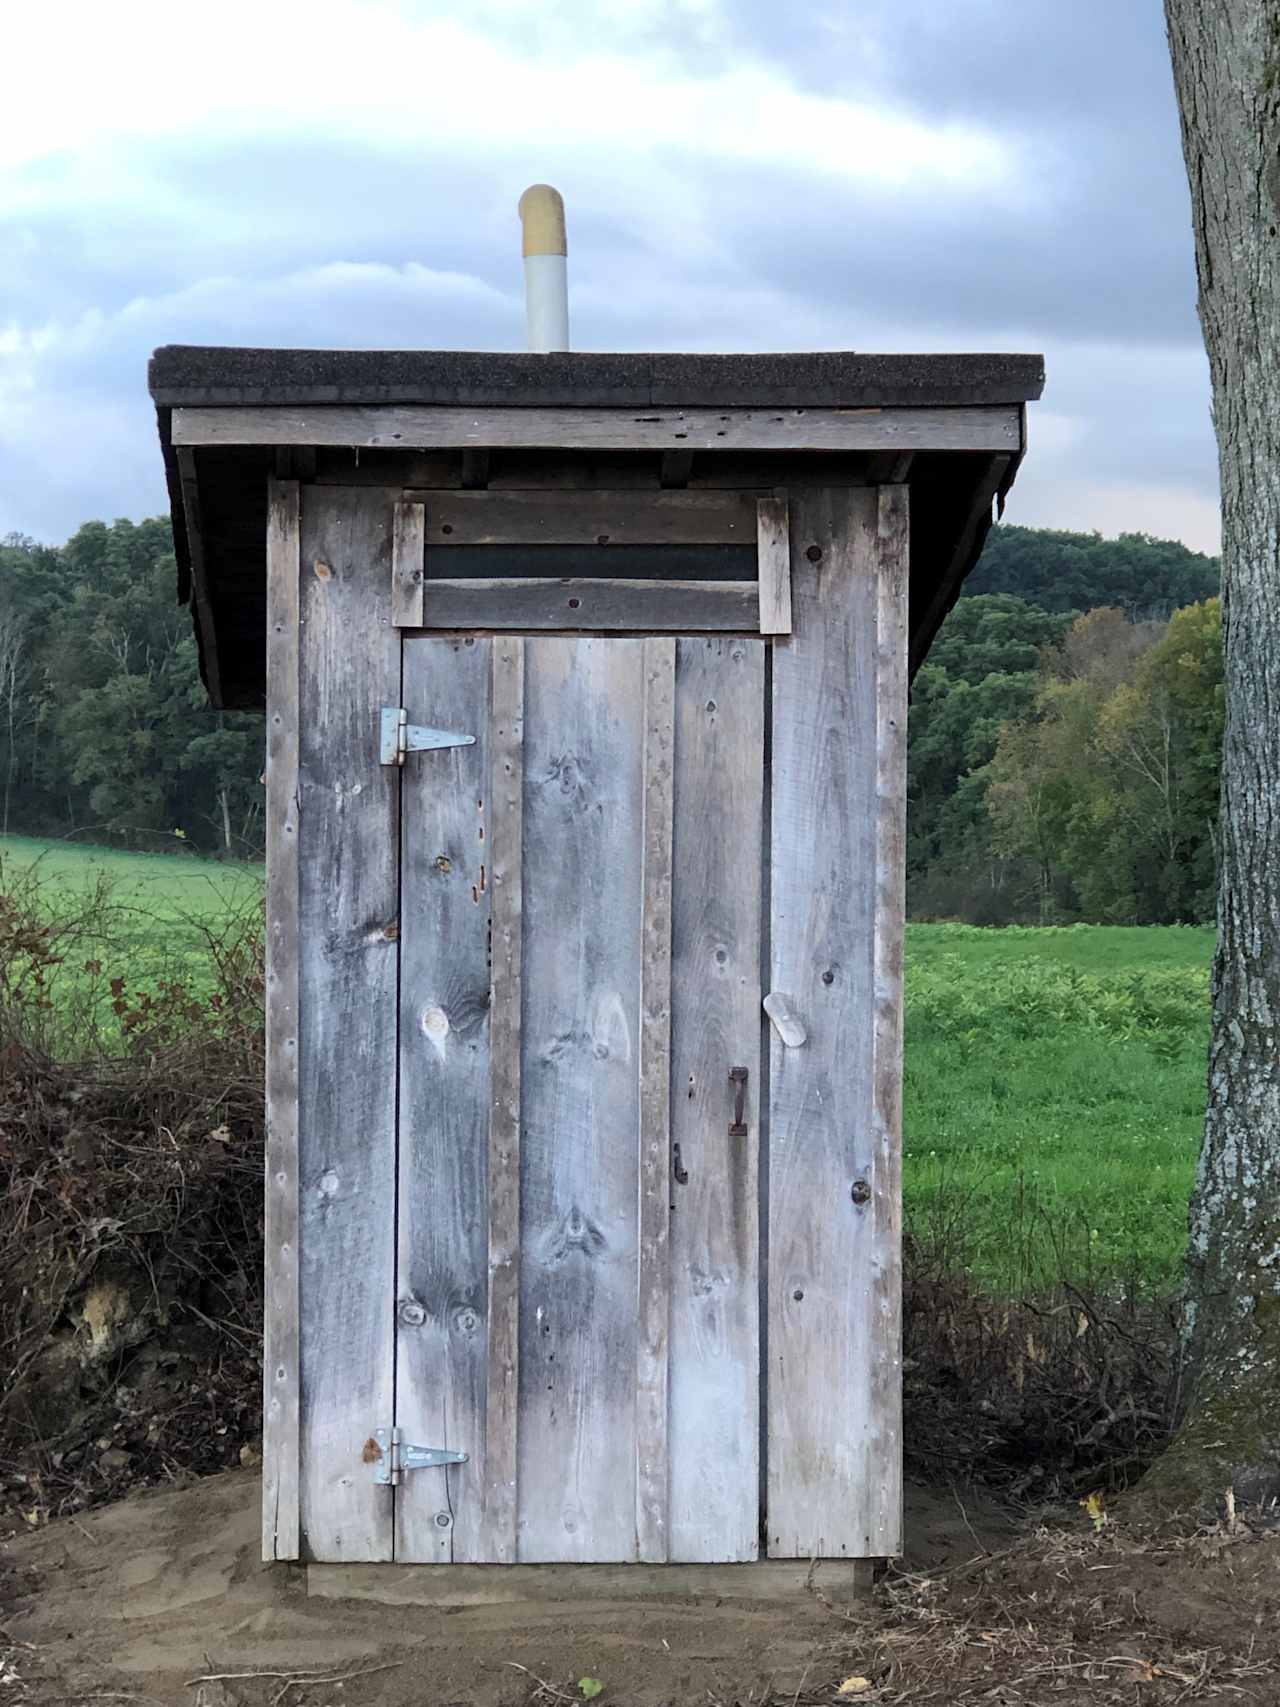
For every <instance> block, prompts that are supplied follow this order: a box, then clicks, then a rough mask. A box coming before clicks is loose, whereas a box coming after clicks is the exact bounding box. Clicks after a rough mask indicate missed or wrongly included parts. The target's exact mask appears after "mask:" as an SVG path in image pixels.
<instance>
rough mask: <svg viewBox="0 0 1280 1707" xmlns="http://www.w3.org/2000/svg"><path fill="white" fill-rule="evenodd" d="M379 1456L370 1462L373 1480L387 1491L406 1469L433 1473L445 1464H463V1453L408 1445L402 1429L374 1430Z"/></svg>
mask: <svg viewBox="0 0 1280 1707" xmlns="http://www.w3.org/2000/svg"><path fill="white" fill-rule="evenodd" d="M373 1438H374V1440H375V1441H376V1442H377V1444H378V1448H379V1450H378V1455H377V1457H376V1458H375V1459H374V1460H373V1479H374V1481H375V1482H381V1483H383V1484H384V1485H385V1486H387V1487H389V1488H394V1487H397V1486H398V1485H399V1482H400V1478H401V1476H402V1475H403V1474H404V1472H405V1471H406V1470H436V1469H439V1468H440V1467H441V1466H442V1465H444V1464H465V1463H466V1462H467V1454H466V1453H465V1452H447V1451H446V1450H445V1449H444V1448H443V1447H440V1446H411V1445H410V1444H409V1442H408V1441H407V1440H406V1439H405V1438H404V1430H403V1429H402V1428H375V1429H374V1431H373Z"/></svg>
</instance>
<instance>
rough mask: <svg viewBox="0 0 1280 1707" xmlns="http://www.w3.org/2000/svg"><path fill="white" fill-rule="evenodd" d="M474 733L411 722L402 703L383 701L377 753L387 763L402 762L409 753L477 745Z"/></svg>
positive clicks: (400, 763) (399, 763)
mask: <svg viewBox="0 0 1280 1707" xmlns="http://www.w3.org/2000/svg"><path fill="white" fill-rule="evenodd" d="M475 744H476V738H475V736H474V735H455V734H454V733H453V732H452V731H451V730H449V729H426V728H423V727H422V726H421V725H419V724H416V723H410V721H409V714H408V712H407V711H406V710H405V709H404V707H403V706H401V705H384V706H383V708H382V716H381V719H380V721H379V725H378V757H379V758H380V759H381V761H382V763H383V764H384V765H402V764H403V763H404V758H405V754H406V753H430V752H434V751H435V750H436V749H438V748H440V747H474V746H475Z"/></svg>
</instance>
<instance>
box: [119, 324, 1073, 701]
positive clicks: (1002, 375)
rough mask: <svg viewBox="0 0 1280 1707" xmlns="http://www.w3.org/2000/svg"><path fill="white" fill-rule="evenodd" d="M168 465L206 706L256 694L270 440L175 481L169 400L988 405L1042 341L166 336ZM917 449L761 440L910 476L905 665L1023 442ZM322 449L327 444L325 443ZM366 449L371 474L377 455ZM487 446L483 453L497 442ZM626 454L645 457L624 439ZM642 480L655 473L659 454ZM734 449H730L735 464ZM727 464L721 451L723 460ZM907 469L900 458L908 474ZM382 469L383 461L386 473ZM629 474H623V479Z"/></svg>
mask: <svg viewBox="0 0 1280 1707" xmlns="http://www.w3.org/2000/svg"><path fill="white" fill-rule="evenodd" d="M149 383H150V389H151V395H152V398H153V400H154V402H155V405H156V410H157V416H158V423H159V429H160V439H161V445H162V448H163V451H164V456H165V463H166V469H167V473H168V478H169V491H170V500H171V505H172V510H173V522H174V539H175V548H176V551H177V556H178V569H179V595H180V597H182V598H183V599H188V598H192V594H193V593H194V595H195V596H194V598H193V599H192V602H193V605H194V607H195V618H196V632H197V639H198V641H199V644H200V651H201V668H202V672H203V674H204V679H205V682H206V685H207V686H208V687H209V688H210V692H211V697H213V699H214V702H215V704H219V705H223V706H227V707H247V708H260V707H261V706H262V705H263V704H264V702H265V667H266V665H265V656H266V651H265V637H266V589H265V548H266V477H267V475H268V474H270V473H272V472H275V470H276V468H277V466H278V463H277V455H278V452H277V450H276V449H274V448H272V447H271V446H269V445H262V444H235V445H217V446H202V447H199V448H196V449H194V450H187V451H185V452H184V453H183V454H184V471H185V475H186V488H185V491H184V482H183V478H182V473H181V472H180V470H179V459H178V455H177V453H176V450H175V447H174V445H173V442H172V435H171V416H172V412H173V410H175V409H183V410H185V409H223V408H226V409H231V408H236V409H240V410H243V409H246V408H248V409H255V408H259V407H261V408H264V409H267V408H272V407H279V406H286V407H287V406H291V405H292V406H303V407H306V408H309V409H320V410H323V409H324V408H325V407H326V406H332V405H357V406H373V407H377V406H385V405H397V404H399V405H405V406H420V405H422V406H431V405H436V406H441V407H448V406H461V407H464V408H474V409H478V410H483V409H485V408H496V407H503V408H506V409H510V408H512V407H516V408H530V409H535V408H542V409H547V408H551V409H555V408H562V407H563V408H572V407H578V408H593V409H594V408H617V409H634V408H637V407H639V408H686V407H688V408H695V407H698V406H704V407H711V408H746V409H750V408H764V409H769V408H786V409H806V408H807V409H815V410H816V409H821V408H828V409H836V410H877V409H907V410H911V409H926V408H934V409H936V408H942V409H950V408H964V407H968V408H974V407H977V408H987V407H993V406H1009V405H1016V406H1018V407H1019V408H1021V406H1022V405H1024V404H1025V403H1027V402H1030V401H1032V400H1034V399H1036V398H1038V397H1039V396H1040V394H1041V391H1042V390H1043V386H1044V362H1043V358H1042V357H1041V356H1038V355H968V354H966V355H860V354H856V353H845V352H816V353H802V354H794V355H786V354H775V355H677V354H598V353H594V352H585V351H573V352H568V353H563V354H554V355H530V354H524V353H520V354H506V353H500V354H490V353H487V352H478V351H452V350H260V349H232V348H221V347H217V346H213V347H208V346H193V345H167V346H165V347H164V348H162V349H159V350H157V351H156V352H155V354H154V355H153V357H152V359H151V363H150V369H149ZM1022 448H1023V447H1022V444H1021V443H1018V444H1017V445H1016V446H1013V447H1012V448H1011V449H1006V450H1005V451H1004V452H1003V453H992V452H990V451H968V450H919V451H917V452H916V453H915V454H914V457H913V458H911V459H910V466H909V468H905V462H906V460H907V459H898V461H899V462H900V463H902V464H903V466H902V467H899V468H898V469H897V470H896V471H895V470H893V469H891V467H890V464H892V463H893V462H894V460H895V459H894V458H893V457H892V456H886V455H885V454H884V453H883V452H881V453H870V454H863V455H861V457H856V456H855V457H850V456H848V455H843V456H840V457H838V458H837V457H835V456H832V455H829V454H828V453H812V452H804V451H784V452H771V453H759V454H758V459H757V460H758V461H759V462H760V463H761V466H762V468H763V469H764V470H765V474H766V475H767V478H765V477H764V476H762V479H761V484H778V485H785V484H786V482H787V478H788V471H789V470H790V471H794V470H796V469H797V468H798V467H799V465H800V464H801V463H802V462H803V463H805V465H806V466H808V467H810V468H812V467H814V466H816V465H818V464H820V463H822V460H823V457H824V456H826V457H827V464H828V465H829V466H830V467H831V469H832V472H831V474H830V480H831V483H832V484H841V483H850V482H851V481H855V480H858V481H860V480H867V479H870V480H881V481H883V480H887V479H890V478H895V479H902V478H905V479H906V480H907V482H908V484H909V485H910V486H911V489H912V498H913V504H912V509H913V522H912V541H911V665H912V669H913V670H914V669H915V668H917V667H918V665H919V664H920V662H921V661H922V660H923V657H924V655H925V653H926V652H927V650H928V646H929V643H930V641H931V640H932V638H933V635H934V633H935V632H936V630H937V628H938V626H939V624H940V623H941V622H942V619H943V617H944V616H945V615H946V612H947V611H948V610H949V609H950V607H951V605H952V604H953V603H954V601H955V598H956V597H957V595H958V593H959V589H960V586H961V583H962V582H963V579H964V577H965V575H966V574H967V573H968V571H969V569H970V568H971V567H972V566H973V564H974V563H975V562H976V561H977V558H978V555H979V554H980V552H981V549H982V545H983V542H984V540H985V538H986V534H987V530H988V528H989V527H990V523H991V506H992V502H993V500H996V501H998V502H999V503H1000V504H1003V499H1004V495H1005V493H1006V492H1007V491H1008V488H1009V486H1010V485H1011V484H1012V481H1013V478H1014V475H1015V473H1016V472H1017V466H1018V463H1019V462H1020V460H1021V456H1022ZM321 454H322V455H328V456H331V457H332V456H334V455H336V454H338V453H335V452H327V453H326V452H322V453H321ZM383 454H385V455H387V456H393V455H398V454H401V453H398V452H387V453H382V452H367V451H366V452H364V453H363V466H364V467H365V469H366V470H367V469H368V468H369V466H370V464H371V463H372V462H373V461H374V459H375V458H377V457H378V456H380V455H383ZM495 454H496V453H495ZM628 454H629V455H630V456H631V457H632V458H634V457H636V456H638V455H641V454H642V453H638V452H632V453H628ZM729 454H730V453H721V452H718V451H698V452H696V453H695V455H694V464H695V473H694V476H693V478H694V479H695V481H696V482H697V483H701V484H715V477H714V473H713V470H714V468H715V466H716V463H717V459H718V458H720V457H721V456H722V455H723V456H724V457H725V458H726V459H727V457H728V455H729ZM650 456H651V460H652V463H653V469H652V484H653V486H654V488H655V489H656V488H657V485H658V459H657V458H656V456H653V455H652V453H650ZM743 460H744V455H743V453H738V456H737V461H738V463H739V464H741V463H742V462H743ZM725 465H726V466H727V461H726V464H725ZM904 469H905V472H904ZM394 478H395V477H394V475H392V474H389V475H388V481H389V483H394ZM632 483H633V484H634V483H635V482H634V481H633V482H632Z"/></svg>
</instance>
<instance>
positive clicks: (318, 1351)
mask: <svg viewBox="0 0 1280 1707" xmlns="http://www.w3.org/2000/svg"><path fill="white" fill-rule="evenodd" d="M391 535H392V503H391V501H390V499H389V498H388V497H387V495H386V494H385V493H384V492H381V491H379V490H378V489H376V488H364V489H354V488H347V489H343V488H341V487H331V486H329V487H321V486H308V487H306V488H304V489H303V493H302V518H301V539H302V545H301V557H302V576H301V582H302V588H301V601H300V603H301V617H302V645H301V654H300V680H301V694H300V707H301V722H300V729H299V834H298V843H299V848H298V862H299V897H300V900H299V928H300V943H301V954H300V975H299V1012H300V1020H301V1028H300V1036H299V1177H300V1182H301V1184H300V1199H301V1217H300V1219H301V1226H300V1236H301V1259H300V1287H301V1305H302V1308H301V1335H300V1339H301V1347H300V1355H301V1372H302V1385H301V1461H302V1471H301V1511H302V1531H303V1541H304V1547H305V1549H306V1551H307V1554H308V1556H309V1557H311V1558H313V1559H317V1560H339V1561H342V1560H379V1559H389V1558H390V1557H391V1551H392V1524H391V1503H392V1502H391V1490H390V1489H388V1488H381V1487H379V1486H378V1485H377V1484H375V1483H374V1482H373V1480H372V1477H371V1475H370V1468H371V1466H370V1463H369V1461H368V1457H369V1447H368V1444H367V1443H368V1442H369V1440H370V1438H371V1435H372V1432H373V1430H374V1429H375V1428H377V1427H379V1426H386V1424H387V1423H388V1422H389V1420H390V1419H391V1406H392V1401H393V1344H392V1332H391V1324H392V1313H391V1311H390V1309H389V1308H388V1303H389V1300H390V1299H391V1298H392V1297H393V1296H394V1286H395V1190H396V1182H395V1150H396V1131H395V1124H396V988H397V962H398V953H397V941H398V936H399V926H398V906H399V894H398V883H397V875H398V866H399V859H398V830H399V823H398V815H399V814H398V802H399V772H398V771H397V769H396V768H395V767H394V766H391V767H384V766H382V765H381V764H380V763H379V762H378V714H379V710H380V708H381V707H382V706H384V705H395V704H397V703H398V702H399V694H400V637H399V634H398V633H397V632H396V630H395V629H394V628H393V627H392V625H391V585H390V583H391Z"/></svg>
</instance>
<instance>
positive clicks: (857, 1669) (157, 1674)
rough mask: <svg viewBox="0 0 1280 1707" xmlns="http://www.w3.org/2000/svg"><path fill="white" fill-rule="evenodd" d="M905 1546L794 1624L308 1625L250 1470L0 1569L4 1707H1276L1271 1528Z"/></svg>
mask: <svg viewBox="0 0 1280 1707" xmlns="http://www.w3.org/2000/svg"><path fill="white" fill-rule="evenodd" d="M907 1527H908V1536H909V1547H910V1552H909V1553H908V1556H907V1558H906V1559H905V1560H904V1561H902V1568H901V1569H900V1570H897V1571H895V1572H893V1573H891V1574H890V1575H889V1577H888V1578H886V1580H885V1582H884V1583H883V1584H882V1585H881V1586H880V1588H879V1589H878V1590H877V1592H876V1594H875V1596H874V1597H873V1598H871V1599H869V1600H868V1601H867V1602H866V1603H865V1604H864V1603H859V1604H858V1606H857V1607H856V1608H855V1609H854V1610H852V1611H850V1610H847V1609H841V1608H839V1607H837V1606H835V1605H833V1604H832V1603H831V1602H829V1601H827V1600H826V1599H825V1597H824V1596H823V1594H822V1592H821V1575H820V1573H819V1574H818V1576H817V1578H816V1580H815V1591H814V1592H810V1593H809V1594H808V1595H806V1596H805V1597H804V1598H803V1600H802V1601H800V1602H799V1603H797V1602H796V1601H795V1600H794V1599H793V1600H791V1601H789V1602H786V1603H779V1604H777V1605H774V1604H772V1603H766V1604H760V1603H731V1602H727V1601H726V1602H718V1603H717V1602H716V1601H715V1600H713V1599H710V1598H702V1597H676V1596H673V1597H671V1598H670V1599H669V1600H668V1599H664V1600H662V1601H661V1602H657V1603H655V1602H653V1601H650V1602H648V1603H645V1604H643V1605H641V1604H626V1603H621V1604H619V1603H604V1604H598V1605H581V1606H577V1607H572V1608H569V1609H566V1607H565V1605H564V1604H563V1603H561V1604H558V1605H553V1606H547V1607H542V1608H539V1607H537V1606H532V1605H523V1606H499V1607H474V1608H467V1609H465V1610H461V1611H454V1612H447V1613H441V1612H439V1611H433V1610H430V1609H427V1608H419V1607H408V1608H397V1607H388V1606H382V1605H377V1604H373V1603H367V1602H363V1601H332V1600H320V1599H310V1600H309V1599H308V1598H307V1595H306V1586H305V1573H304V1572H303V1571H302V1570H301V1569H298V1568H292V1567H282V1566H275V1567H271V1568H267V1567H264V1566H263V1565H262V1564H261V1563H260V1562H259V1559H258V1545H259V1532H258V1482H257V1478H256V1477H255V1476H253V1475H251V1474H249V1473H247V1472H243V1471H232V1472H229V1473H227V1474H224V1475H220V1476H214V1477H210V1478H208V1479H207V1480H204V1481H200V1482H196V1483H193V1484H192V1485H191V1486H189V1487H186V1488H182V1489H174V1490H166V1491H160V1492H151V1493H144V1494H140V1495H136V1496H134V1497H133V1498H130V1499H127V1500H124V1501H121V1502H120V1503H119V1504H116V1505H112V1506H106V1507H103V1508H101V1509H99V1510H97V1511H93V1512H90V1513H87V1514H84V1515H82V1516H79V1517H71V1518H65V1519H61V1520H58V1521H56V1522H54V1523H52V1524H50V1525H48V1526H47V1527H45V1528H42V1529H40V1530H37V1531H33V1532H32V1533H30V1534H26V1535H21V1536H16V1537H14V1538H12V1539H11V1540H10V1541H8V1542H7V1543H5V1544H4V1545H3V1549H2V1550H0V1707H4V1704H13V1707H27V1704H28V1703H30V1704H31V1707H46V1704H48V1707H52V1704H53V1703H55V1702H59V1703H61V1702H90V1701H104V1702H105V1701H137V1702H151V1703H162V1704H165V1707H168V1704H170V1703H172V1704H177V1703H183V1704H184V1707H340V1704H349V1707H526V1704H530V1703H538V1704H539V1707H551V1704H554V1703H563V1702H573V1701H581V1700H582V1699H584V1693H585V1692H583V1691H581V1690H580V1689H579V1680H582V1679H598V1680H599V1681H600V1682H601V1683H602V1684H603V1685H604V1690H603V1693H602V1694H601V1697H600V1699H601V1707H609V1704H611V1703H617V1704H618V1707H623V1704H624V1703H625V1704H628V1707H663V1704H667V1703H670V1704H672V1707H675V1704H680V1707H683V1704H685V1703H688V1704H694V1703H696V1704H698V1707H705V1704H707V1703H711V1704H712V1707H729V1704H731V1703H741V1704H742V1707H775V1704H777V1707H781V1704H784V1703H785V1704H786V1707H801V1703H819V1702H830V1703H838V1702H841V1701H847V1700H858V1701H865V1702H874V1703H879V1704H883V1703H895V1704H896V1703H909V1702H919V1703H926V1702H928V1703H939V1704H941V1703H943V1702H946V1703H948V1704H949V1707H950V1704H955V1703H962V1702H975V1703H976V1702H979V1701H981V1702H984V1703H987V1704H989V1707H1017V1704H1020V1703H1027V1704H1030V1703H1036V1704H1039V1703H1055V1704H1057V1707H1076V1704H1077V1703H1084V1702H1089V1703H1091V1704H1093V1703H1100V1702H1108V1703H1110V1702H1116V1703H1120V1702H1125V1703H1128V1702H1142V1703H1147V1704H1150V1707H1164V1704H1165V1703H1166V1702H1168V1703H1173V1702H1181V1701H1209V1702H1218V1701H1221V1702H1227V1701H1231V1702H1234V1703H1241V1702H1245V1703H1249V1702H1258V1703H1268V1704H1275V1703H1278V1702H1280V1526H1277V1525H1276V1524H1275V1523H1274V1522H1273V1521H1270V1520H1268V1519H1264V1518H1262V1517H1256V1516H1255V1517H1254V1518H1253V1519H1251V1520H1249V1521H1244V1520H1242V1519H1238V1518H1237V1519H1235V1520H1234V1521H1233V1522H1231V1523H1227V1522H1222V1523H1219V1524H1217V1525H1215V1526H1213V1527H1212V1528H1210V1529H1207V1530H1206V1529H1202V1530H1200V1531H1197V1532H1194V1533H1182V1534H1170V1535H1166V1536H1164V1537H1157V1538H1154V1539H1147V1540H1139V1539H1138V1538H1136V1537H1135V1536H1133V1535H1129V1534H1126V1533H1125V1531H1124V1528H1123V1526H1122V1525H1120V1524H1118V1523H1115V1522H1107V1523H1105V1524H1104V1525H1103V1526H1102V1528H1101V1529H1100V1530H1098V1531H1097V1532H1095V1530H1094V1528H1093V1526H1092V1525H1091V1523H1090V1522H1089V1519H1088V1516H1087V1515H1086V1514H1085V1513H1083V1512H1082V1513H1079V1514H1074V1513H1068V1514H1060V1515H1059V1520H1058V1521H1057V1522H1056V1523H1055V1524H1053V1525H1047V1526H1040V1527H1036V1526H1035V1525H1034V1524H1032V1523H1030V1522H1028V1521H1027V1520H1026V1519H1025V1518H1024V1519H1023V1520H1022V1522H1021V1524H1020V1525H1015V1524H1014V1522H1013V1520H1012V1519H1011V1518H1010V1517H1009V1516H1008V1515H1007V1514H1006V1513H1004V1512H1003V1511H1002V1510H1001V1509H1000V1508H999V1507H997V1506H994V1505H993V1504H992V1503H991V1502H990V1501H987V1500H984V1499H983V1498H981V1497H980V1496H976V1495H963V1496H957V1495H956V1494H955V1493H952V1492H947V1491H944V1490H926V1489H913V1490H911V1492H910V1495H909V1498H908V1510H907ZM214 1674H220V1675H214ZM246 1674H248V1675H246ZM202 1680H204V1681H202ZM842 1684H843V1685H844V1689H843V1693H841V1685H842Z"/></svg>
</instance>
